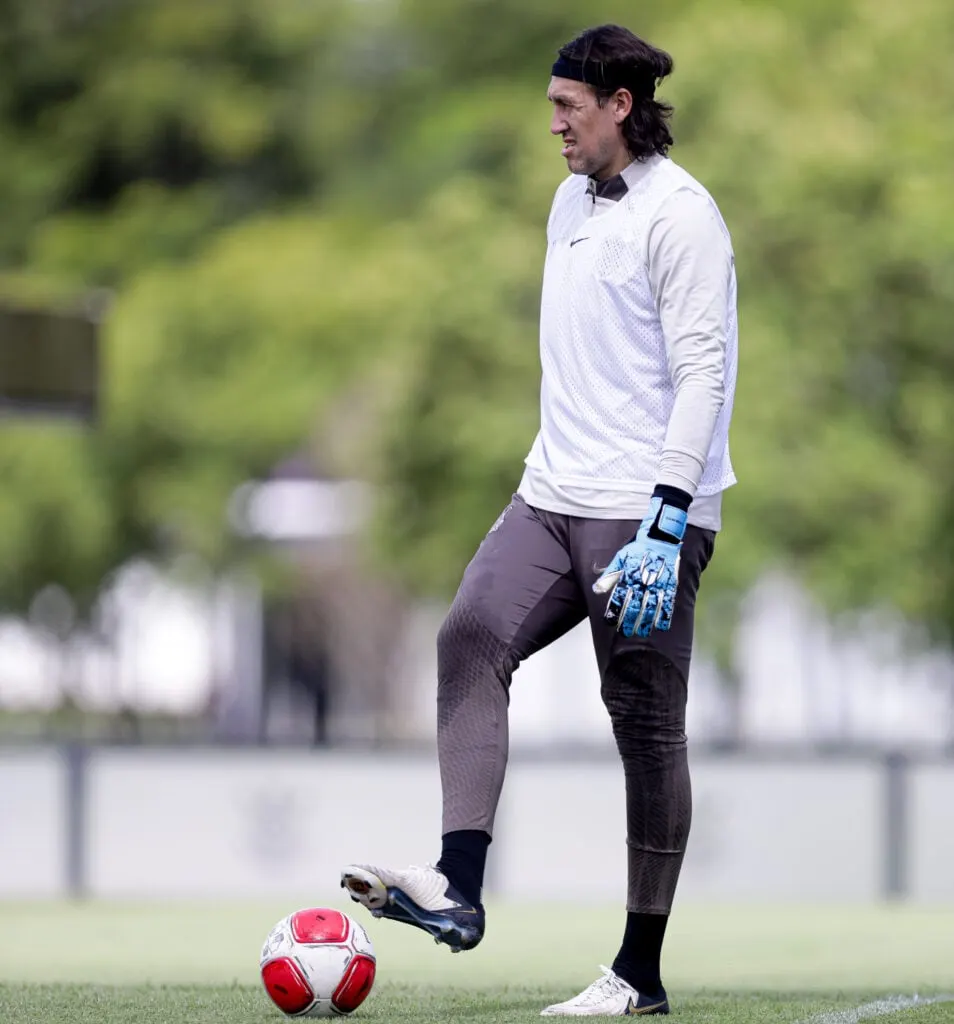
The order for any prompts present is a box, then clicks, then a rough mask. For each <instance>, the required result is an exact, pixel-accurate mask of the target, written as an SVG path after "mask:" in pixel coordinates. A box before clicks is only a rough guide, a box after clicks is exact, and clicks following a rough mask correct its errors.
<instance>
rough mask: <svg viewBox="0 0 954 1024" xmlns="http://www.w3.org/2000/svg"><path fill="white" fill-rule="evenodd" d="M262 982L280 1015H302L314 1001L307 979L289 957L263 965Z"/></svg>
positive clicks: (313, 994)
mask: <svg viewBox="0 0 954 1024" xmlns="http://www.w3.org/2000/svg"><path fill="white" fill-rule="evenodd" d="M262 981H263V982H264V984H265V991H266V992H267V993H268V994H269V997H270V998H271V1000H272V1002H273V1003H274V1004H275V1005H276V1006H277V1007H278V1008H279V1010H281V1011H282V1013H287V1014H290V1015H292V1014H298V1013H304V1012H305V1010H307V1009H308V1008H309V1007H310V1006H311V1005H312V1003H314V1001H315V993H314V991H313V990H312V987H311V985H309V984H308V979H307V978H306V977H305V975H304V973H303V972H302V970H301V968H300V967H299V966H298V964H297V963H295V961H294V960H292V958H291V957H288V956H282V957H279V958H278V959H277V960H269V961H268V963H266V964H264V965H263V966H262Z"/></svg>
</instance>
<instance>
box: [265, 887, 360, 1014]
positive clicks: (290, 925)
mask: <svg viewBox="0 0 954 1024" xmlns="http://www.w3.org/2000/svg"><path fill="white" fill-rule="evenodd" d="M260 967H261V971H262V982H263V983H264V985H265V991H266V992H267V993H268V995H269V997H270V998H271V1000H272V1002H273V1003H274V1004H275V1005H276V1006H277V1007H278V1008H279V1010H281V1011H282V1013H285V1014H287V1015H288V1016H289V1017H340V1016H344V1015H346V1014H349V1013H351V1011H352V1010H355V1009H357V1008H358V1007H359V1006H360V1005H361V1004H362V1003H363V1002H364V1000H365V999H366V998H367V995H368V993H369V992H370V991H371V986H372V985H373V984H374V971H375V959H374V947H373V946H372V945H371V940H370V939H369V938H368V933H367V932H366V931H365V930H364V929H363V928H362V927H361V925H360V924H358V922H357V921H354V920H352V919H351V918H350V917H348V915H347V914H342V913H341V911H340V910H329V909H327V908H326V907H317V908H313V909H311V910H299V911H296V912H295V913H294V914H289V916H288V917H286V918H283V919H282V920H281V921H279V922H278V924H276V925H275V927H274V928H273V929H272V930H271V931H270V932H269V933H268V938H267V939H266V940H265V945H264V946H263V947H262V957H261V962H260Z"/></svg>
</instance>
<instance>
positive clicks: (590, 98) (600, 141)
mask: <svg viewBox="0 0 954 1024" xmlns="http://www.w3.org/2000/svg"><path fill="white" fill-rule="evenodd" d="M547 99H548V100H549V101H550V102H551V103H552V104H553V118H552V119H551V121H550V131H551V132H552V134H554V135H562V136H563V156H564V158H565V159H566V163H567V166H568V167H569V169H570V171H571V172H572V173H573V174H592V175H595V176H596V177H598V178H605V177H611V176H612V175H614V174H617V173H618V172H619V171H621V170H622V169H623V168H624V167H625V166H626V165H627V164H628V163H629V162H630V158H629V156H628V154H627V152H626V146H625V144H624V142H623V136H622V132H621V130H620V125H621V124H622V122H623V121H624V120H625V118H626V115H627V114H628V113H629V105H631V103H632V99H631V98H630V95H629V93H628V92H627V91H626V90H625V89H620V90H617V92H616V94H615V95H614V96H611V97H610V98H609V99H608V100H607V101H606V102H605V103H604V104H603V106H602V107H601V106H600V105H599V103H598V102H597V100H596V92H595V90H594V89H593V88H592V87H591V86H589V85H587V84H586V83H585V82H577V81H574V80H573V79H572V78H551V79H550V87H549V89H547Z"/></svg>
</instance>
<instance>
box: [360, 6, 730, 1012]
mask: <svg viewBox="0 0 954 1024" xmlns="http://www.w3.org/2000/svg"><path fill="white" fill-rule="evenodd" d="M671 70H672V61H671V59H670V57H669V56H668V55H667V54H665V53H663V52H662V51H660V50H657V49H655V48H654V47H652V46H650V45H648V44H647V43H645V42H644V41H642V40H641V39H639V38H637V37H636V36H634V35H633V34H632V33H631V32H629V31H628V30H626V29H623V28H620V27H618V26H614V25H604V26H601V27H598V28H594V29H589V30H587V31H586V32H584V33H583V34H582V35H581V36H579V37H578V38H577V39H575V40H573V41H572V42H570V43H569V44H567V45H566V46H564V47H563V48H562V49H561V50H560V52H559V58H558V60H557V61H556V63H555V64H554V66H553V70H552V78H551V81H550V86H549V91H548V97H549V99H550V102H551V103H552V105H553V120H552V122H551V125H550V131H551V132H552V133H553V134H554V135H558V136H560V137H561V138H562V140H563V156H564V157H565V159H566V161H567V165H568V167H569V169H570V171H571V172H572V174H571V176H570V177H569V178H568V179H567V180H565V181H564V182H563V183H562V184H561V185H560V187H559V188H558V189H557V192H556V196H555V198H554V202H553V207H552V210H551V213H550V218H549V223H548V228H547V241H548V248H547V257H546V266H545V273H544V282H543V299H542V306H541V317H540V347H541V361H542V371H543V375H542V390H541V410H540V413H541V423H540V431H539V433H538V435H537V437H536V440H535V441H534V444H533V447H532V449H531V451H530V454H529V455H528V456H527V459H526V467H525V472H524V475H523V479H522V480H521V482H520V486H519V488H518V491H517V493H516V494H515V495H514V498H513V501H512V502H511V504H510V505H509V506H508V507H507V508H506V509H505V510H504V512H503V513H502V515H501V516H500V518H499V519H498V520H497V522H496V523H495V524H494V525H493V527H492V528H491V530H490V532H489V533H488V535H487V537H486V538H485V539H484V541H483V543H482V544H481V546H480V548H479V549H478V551H477V553H476V555H475V556H474V558H473V560H472V561H471V563H470V565H468V567H467V569H466V571H465V573H464V576H463V580H462V582H461V585H460V589H459V591H458V593H457V597H456V599H455V600H454V603H453V605H452V607H451V610H450V612H449V614H448V616H447V619H446V620H445V622H444V624H443V626H442V628H441V631H440V634H439V636H438V680H439V683H438V750H439V759H440V768H441V783H442V788H443V808H444V811H443V844H442V853H441V858H440V860H439V862H438V864H437V866H436V867H413V868H405V869H389V868H379V867H375V866H371V865H350V866H348V867H346V868H345V869H344V871H343V872H342V885H343V886H345V888H346V889H347V890H348V891H349V893H350V894H351V896H352V897H353V898H354V899H356V900H357V901H358V902H360V903H363V904H364V905H365V906H366V907H368V908H369V909H370V910H371V912H372V913H373V914H375V915H377V916H379V917H388V918H391V919H393V920H397V921H402V922H405V923H407V924H413V925H416V926H417V927H420V928H423V929H424V930H425V931H428V932H430V933H431V934H432V935H433V936H434V937H435V938H436V940H437V941H438V942H445V943H447V944H448V945H450V946H451V947H452V949H455V950H460V949H470V948H472V947H473V946H475V945H476V944H477V943H478V942H479V941H480V939H481V937H482V935H483V931H484V909H483V906H482V905H481V902H480V900H481V886H482V882H483V873H484V863H485V859H486V853H487V847H488V844H489V843H490V837H491V834H492V830H493V821H494V813H495V811H496V807H497V801H498V798H499V795H500V790H501V786H502V783H503V777H504V771H505V767H506V760H507V743H508V737H507V705H508V692H509V685H510V680H511V676H512V673H513V671H514V669H515V668H516V667H517V665H518V664H519V663H520V662H521V661H522V660H523V659H524V658H526V657H528V656H529V655H531V654H533V653H534V652H535V651H538V650H540V649H541V648H543V647H545V646H546V645H547V644H549V643H551V642H552V641H553V640H555V639H557V638H558V637H559V636H561V635H563V634H564V633H566V632H567V631H568V630H569V629H571V628H572V627H573V626H575V625H577V624H578V623H579V622H580V621H582V619H584V618H587V617H588V618H589V620H590V623H591V629H592V637H593V644H594V648H595V652H596V658H597V664H598V668H599V672H600V678H601V695H602V698H603V701H604V703H605V705H606V707H607V709H608V711H609V714H610V718H611V721H612V726H613V731H614V735H615V738H616V743H617V747H618V749H619V753H620V756H621V758H622V762H623V768H624V772H625V780H626V817H627V847H628V892H627V919H626V922H625V927H624V929H623V937H622V942H621V945H620V948H619V951H618V953H617V955H616V958H615V960H614V961H613V966H612V969H607V968H604V969H603V975H602V977H600V978H599V979H598V980H597V981H595V982H593V984H591V985H590V986H589V987H588V988H586V989H585V990H584V991H583V992H582V993H580V994H579V995H578V996H576V997H574V998H573V999H570V1000H568V1001H567V1002H564V1003H558V1004H556V1005H554V1006H549V1007H547V1008H546V1009H545V1010H544V1011H543V1014H544V1015H565V1016H584V1015H595V1014H602V1015H627V1014H650V1013H668V1012H669V1003H668V1000H667V996H666V991H665V989H664V987H663V984H662V980H661V977H660V954H661V950H662V944H663V937H664V934H665V930H666V923H667V921H668V915H669V912H670V910H671V908H672V903H673V896H674V893H675V889H676V882H677V879H678V876H679V872H680V868H681V865H682V860H683V855H684V853H685V849H686V840H687V836H688V833H689V822H690V814H691V794H690V782H689V772H688V767H687V760H686V736H685V731H684V730H685V710H686V690H687V685H686V684H687V677H688V673H689V663H690V656H691V651H692V629H693V612H694V605H695V598H696V591H697V588H698V586H699V578H700V576H701V574H702V572H703V570H704V568H705V566H706V564H707V563H708V561H709V559H710V557H711V555H712V551H713V545H714V539H715V533H716V531H717V530H718V529H719V528H720V526H721V492H722V491H723V490H724V489H725V488H727V487H729V486H730V485H731V484H733V483H734V482H735V477H734V475H733V471H732V466H731V463H730V460H729V450H728V427H729V420H730V417H731V410H732V399H733V393H734V388H735V367H736V347H737V330H736V308H735V307H736V283H735V270H734V261H733V255H732V247H731V242H730V239H729V234H728V231H727V229H726V227H725V224H724V223H723V221H722V218H721V216H720V215H719V212H718V209H717V208H716V205H715V203H714V201H713V200H712V198H711V197H710V196H709V194H708V193H707V192H706V190H705V189H704V188H703V187H702V186H701V185H700V184H699V183H698V182H696V181H695V180H694V179H693V178H692V177H691V176H690V175H689V174H688V173H687V172H686V171H684V170H682V169H681V168H680V167H678V166H677V165H676V164H674V163H673V162H672V161H671V160H670V159H669V158H668V156H667V153H668V149H669V146H670V145H671V144H672V138H671V136H670V133H669V128H668V118H669V116H670V115H671V113H672V108H671V107H669V106H668V105H666V104H663V103H660V102H659V101H657V100H656V99H655V95H654V93H655V86H656V83H657V81H658V80H659V79H662V78H665V77H666V76H667V75H668V74H669V73H670V71H671ZM554 841H555V842H559V837H556V838H555V840H554ZM593 870H599V865H593ZM528 883H529V884H530V885H531V886H532V879H529V880H528ZM530 891H531V892H532V889H531V890H530Z"/></svg>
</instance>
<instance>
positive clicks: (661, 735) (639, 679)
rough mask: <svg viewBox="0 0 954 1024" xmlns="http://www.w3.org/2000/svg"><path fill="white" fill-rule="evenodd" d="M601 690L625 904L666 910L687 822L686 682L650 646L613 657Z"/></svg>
mask: <svg viewBox="0 0 954 1024" xmlns="http://www.w3.org/2000/svg"><path fill="white" fill-rule="evenodd" d="M601 694H602V697H603V703H604V704H605V705H606V709H607V711H609V715H610V720H611V722H612V725H613V735H614V736H615V737H616V745H617V748H618V750H619V753H620V757H621V758H622V761H623V771H624V773H625V776H626V832H627V839H626V842H627V847H628V852H627V865H628V884H627V899H626V907H627V910H630V911H638V912H640V913H644V914H668V913H669V911H670V910H671V909H672V903H673V898H674V896H675V892H676V883H677V882H678V880H679V872H680V869H681V868H682V861H683V857H684V856H685V852H686V844H687V842H688V839H689V826H690V823H691V820H692V788H691V785H690V780H689V765H688V761H687V757H686V733H685V723H686V680H685V677H684V676H683V674H682V672H680V671H679V670H678V669H677V668H676V667H675V666H674V665H673V663H672V662H671V661H670V660H669V659H668V658H667V657H666V656H665V655H663V654H660V653H659V652H658V651H654V650H637V651H630V652H628V653H625V654H622V655H620V656H617V657H614V658H613V659H612V660H611V662H610V664H609V667H608V669H607V671H606V673H605V675H604V677H603V681H602V688H601Z"/></svg>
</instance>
